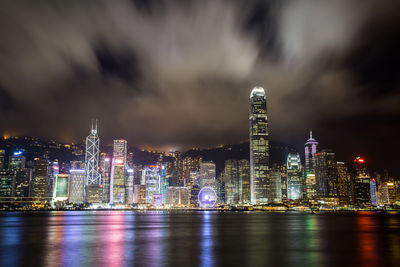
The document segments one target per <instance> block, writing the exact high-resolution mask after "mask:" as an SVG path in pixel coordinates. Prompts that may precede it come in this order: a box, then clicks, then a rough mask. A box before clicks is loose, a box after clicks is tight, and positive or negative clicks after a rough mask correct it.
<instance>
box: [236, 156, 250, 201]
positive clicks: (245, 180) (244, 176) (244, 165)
mask: <svg viewBox="0 0 400 267" xmlns="http://www.w3.org/2000/svg"><path fill="white" fill-rule="evenodd" d="M238 167H239V197H240V199H239V202H240V203H250V162H249V161H248V160H247V159H242V160H239V165H238Z"/></svg>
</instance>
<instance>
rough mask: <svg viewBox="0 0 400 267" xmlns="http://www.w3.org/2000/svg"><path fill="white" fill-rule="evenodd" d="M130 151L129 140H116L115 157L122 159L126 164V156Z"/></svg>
mask: <svg viewBox="0 0 400 267" xmlns="http://www.w3.org/2000/svg"><path fill="white" fill-rule="evenodd" d="M127 153H128V142H127V141H126V140H114V151H113V157H114V158H119V159H122V160H123V162H124V163H125V164H126V162H127V161H126V158H127Z"/></svg>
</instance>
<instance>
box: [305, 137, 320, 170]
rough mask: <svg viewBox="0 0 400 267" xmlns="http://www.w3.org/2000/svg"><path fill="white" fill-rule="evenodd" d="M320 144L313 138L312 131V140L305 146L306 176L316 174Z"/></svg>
mask: <svg viewBox="0 0 400 267" xmlns="http://www.w3.org/2000/svg"><path fill="white" fill-rule="evenodd" d="M317 146H318V142H317V141H316V140H315V139H314V138H313V137H312V131H311V130H310V138H309V139H308V140H307V142H306V144H305V147H304V148H305V151H304V152H305V162H306V166H305V172H306V175H307V174H310V173H314V174H315V153H317Z"/></svg>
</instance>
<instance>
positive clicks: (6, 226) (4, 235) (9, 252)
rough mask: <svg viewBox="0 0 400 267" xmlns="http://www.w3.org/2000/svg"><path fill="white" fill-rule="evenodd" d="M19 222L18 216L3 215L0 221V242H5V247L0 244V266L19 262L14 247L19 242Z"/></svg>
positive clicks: (14, 264) (15, 264)
mask: <svg viewBox="0 0 400 267" xmlns="http://www.w3.org/2000/svg"><path fill="white" fill-rule="evenodd" d="M21 224H22V219H21V217H20V216H16V217H11V216H7V215H6V216H5V217H2V218H1V223H0V230H1V233H0V237H1V242H0V244H7V246H6V247H3V246H0V247H1V249H0V263H1V264H0V266H17V265H18V262H19V258H18V253H19V252H18V251H17V250H16V249H14V246H17V245H18V244H19V243H21V240H22V239H21V238H22V237H21Z"/></svg>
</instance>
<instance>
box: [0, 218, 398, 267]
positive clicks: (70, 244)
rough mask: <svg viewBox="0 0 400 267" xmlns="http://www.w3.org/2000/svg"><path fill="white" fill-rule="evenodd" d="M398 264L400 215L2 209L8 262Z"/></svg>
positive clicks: (0, 253) (2, 248)
mask: <svg viewBox="0 0 400 267" xmlns="http://www.w3.org/2000/svg"><path fill="white" fill-rule="evenodd" d="M399 264H400V213H399V212H341V213H333V212H327V213H318V214H315V215H314V214H309V213H306V212H221V211H215V212H214V211H198V212H195V211H191V212H189V211H169V212H168V211H144V212H138V211H63V212H62V211H60V212H37V213H18V212H2V213H0V265H1V266H107V267H109V266H350V265H351V266H399Z"/></svg>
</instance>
